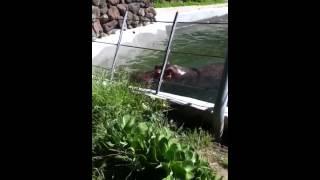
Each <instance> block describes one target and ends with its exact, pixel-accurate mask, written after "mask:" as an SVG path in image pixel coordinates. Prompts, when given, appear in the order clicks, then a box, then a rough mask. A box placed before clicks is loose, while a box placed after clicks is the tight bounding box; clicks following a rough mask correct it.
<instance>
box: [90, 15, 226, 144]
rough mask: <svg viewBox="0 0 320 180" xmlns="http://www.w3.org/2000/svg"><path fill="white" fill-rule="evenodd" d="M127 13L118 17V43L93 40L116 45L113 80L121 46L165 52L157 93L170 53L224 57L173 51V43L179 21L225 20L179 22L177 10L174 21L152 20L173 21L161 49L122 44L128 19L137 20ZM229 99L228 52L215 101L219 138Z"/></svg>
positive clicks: (218, 137)
mask: <svg viewBox="0 0 320 180" xmlns="http://www.w3.org/2000/svg"><path fill="white" fill-rule="evenodd" d="M127 14H128V11H126V13H125V16H124V18H121V19H118V20H123V21H122V25H121V29H120V35H119V39H118V43H117V44H115V43H107V42H99V41H95V40H94V41H93V42H96V43H103V44H109V45H114V46H116V51H115V55H114V58H113V61H112V67H111V77H110V80H113V77H114V71H115V64H116V61H117V57H118V52H119V49H120V47H121V46H124V47H130V48H138V49H144V50H152V51H160V52H165V57H164V59H163V63H162V69H161V73H160V77H159V79H158V82H157V83H158V84H157V89H156V94H158V93H159V92H160V89H161V85H162V82H163V76H164V72H165V68H166V66H167V64H168V58H169V56H170V53H180V54H186V55H196V56H204V57H214V58H224V57H221V56H211V55H205V54H196V53H188V52H179V51H171V43H172V40H173V36H174V32H175V28H176V25H177V23H185V24H228V23H225V22H215V23H213V22H178V21H177V19H178V15H179V13H178V12H176V14H175V17H174V21H173V22H171V21H152V22H160V23H173V25H172V27H171V32H170V36H169V41H168V44H167V46H166V49H165V50H161V49H153V48H147V47H138V46H131V45H125V44H121V40H122V35H123V31H124V27H125V23H126V21H127V20H130V21H135V20H131V19H127ZM137 21H139V22H142V21H141V20H137ZM145 22H150V21H145ZM227 101H228V55H227V54H226V61H225V65H224V72H223V77H222V79H221V83H220V86H219V89H218V95H217V99H216V101H215V103H214V108H213V128H214V130H215V136H216V138H217V139H218V140H219V139H220V138H221V137H222V134H223V130H224V112H225V108H226V106H227Z"/></svg>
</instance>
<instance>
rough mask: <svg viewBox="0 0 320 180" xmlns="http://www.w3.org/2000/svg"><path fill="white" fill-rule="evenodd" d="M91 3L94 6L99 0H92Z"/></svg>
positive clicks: (97, 4)
mask: <svg viewBox="0 0 320 180" xmlns="http://www.w3.org/2000/svg"><path fill="white" fill-rule="evenodd" d="M92 4H93V5H95V6H99V4H100V0H92Z"/></svg>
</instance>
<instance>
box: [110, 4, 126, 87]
mask: <svg viewBox="0 0 320 180" xmlns="http://www.w3.org/2000/svg"><path fill="white" fill-rule="evenodd" d="M127 15H128V10H127V11H126V14H125V15H124V18H123V22H122V25H121V30H120V35H119V40H118V44H117V47H116V52H115V54H114V57H113V62H112V68H111V78H110V80H111V81H112V80H113V74H114V68H115V64H116V60H117V57H118V51H119V48H120V44H121V39H122V33H123V30H124V27H125V25H124V24H125V23H126V21H127Z"/></svg>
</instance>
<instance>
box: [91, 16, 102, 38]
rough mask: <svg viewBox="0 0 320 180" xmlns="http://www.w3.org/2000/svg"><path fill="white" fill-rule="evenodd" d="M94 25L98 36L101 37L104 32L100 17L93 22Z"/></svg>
mask: <svg viewBox="0 0 320 180" xmlns="http://www.w3.org/2000/svg"><path fill="white" fill-rule="evenodd" d="M92 26H93V30H94V32H95V34H96V36H97V37H98V38H99V37H101V36H102V33H103V29H102V27H101V24H100V21H99V19H97V20H96V21H95V22H93V24H92Z"/></svg>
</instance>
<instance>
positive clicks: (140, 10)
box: [138, 8, 145, 16]
mask: <svg viewBox="0 0 320 180" xmlns="http://www.w3.org/2000/svg"><path fill="white" fill-rule="evenodd" d="M138 15H139V16H145V12H144V9H143V8H140V9H139V12H138Z"/></svg>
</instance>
